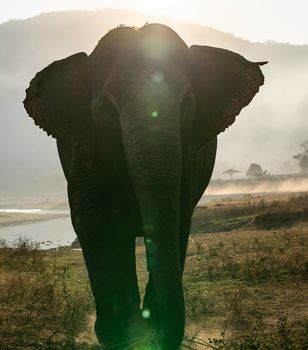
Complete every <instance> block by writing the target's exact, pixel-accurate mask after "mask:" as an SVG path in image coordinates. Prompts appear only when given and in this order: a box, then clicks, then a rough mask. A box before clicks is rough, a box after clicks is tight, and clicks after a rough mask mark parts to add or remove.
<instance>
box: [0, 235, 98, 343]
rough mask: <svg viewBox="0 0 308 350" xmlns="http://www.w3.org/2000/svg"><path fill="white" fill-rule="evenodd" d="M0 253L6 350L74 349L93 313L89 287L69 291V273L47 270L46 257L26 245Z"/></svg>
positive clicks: (0, 321) (1, 329)
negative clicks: (77, 338) (37, 349)
mask: <svg viewBox="0 0 308 350" xmlns="http://www.w3.org/2000/svg"><path fill="white" fill-rule="evenodd" d="M0 254H1V262H2V263H1V266H0V268H1V278H0V339H1V346H2V348H3V349H18V348H21V349H27V348H29V349H36V348H46V349H47V348H49V349H58V348H59V349H73V348H75V347H76V342H75V338H76V337H77V335H78V334H79V333H80V332H81V331H82V330H83V329H84V328H85V326H86V323H87V317H88V315H89V313H90V312H91V311H92V310H93V305H92V299H91V296H90V292H89V288H88V286H86V285H80V288H78V290H77V289H75V290H74V289H72V288H70V287H69V285H68V282H67V281H68V277H67V276H68V273H69V271H68V269H67V268H66V267H60V268H59V267H57V268H56V267H55V266H47V263H46V262H45V259H44V256H45V254H46V253H44V252H42V251H39V250H37V247H35V246H33V244H31V243H30V242H29V241H28V242H27V240H21V241H20V242H17V243H16V244H15V245H14V248H8V247H5V248H2V249H1V250H0Z"/></svg>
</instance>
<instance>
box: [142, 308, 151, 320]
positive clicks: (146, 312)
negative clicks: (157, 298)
mask: <svg viewBox="0 0 308 350" xmlns="http://www.w3.org/2000/svg"><path fill="white" fill-rule="evenodd" d="M150 316H151V312H150V310H148V309H144V310H142V317H143V318H145V319H147V318H149V317H150Z"/></svg>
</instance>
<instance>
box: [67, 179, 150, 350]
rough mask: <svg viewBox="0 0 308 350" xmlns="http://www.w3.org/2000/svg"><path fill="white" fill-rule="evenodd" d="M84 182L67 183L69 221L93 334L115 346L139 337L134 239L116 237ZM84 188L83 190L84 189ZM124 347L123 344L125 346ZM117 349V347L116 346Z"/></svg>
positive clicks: (94, 194) (94, 191)
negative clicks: (91, 303)
mask: <svg viewBox="0 0 308 350" xmlns="http://www.w3.org/2000/svg"><path fill="white" fill-rule="evenodd" d="M92 185H93V184H89V185H88V188H87V189H86V185H85V181H84V182H83V184H79V188H82V191H79V190H76V184H75V185H73V184H72V183H71V184H69V199H70V206H71V212H72V222H73V226H74V229H75V231H76V233H77V236H78V239H79V241H80V244H81V247H82V251H83V255H84V259H85V262H86V266H87V270H88V274H89V279H90V284H91V288H92V292H93V296H94V299H95V305H96V313H97V320H96V324H95V331H96V335H97V337H98V339H99V341H100V342H101V343H102V344H104V345H105V346H110V347H115V346H117V345H118V344H121V343H127V342H130V341H131V340H132V339H134V338H136V337H138V336H141V335H143V333H144V330H142V325H141V323H142V320H141V314H140V308H139V306H140V296H139V290H138V285H137V276H136V266H135V239H134V238H133V237H125V236H124V237H123V236H120V235H119V233H118V232H116V230H115V229H114V225H113V222H112V217H111V216H110V213H109V210H108V208H106V207H104V206H103V205H102V203H101V199H100V198H97V196H98V192H97V189H96V188H95V189H94V188H93V189H91V188H90V187H91V186H92ZM85 189H86V190H85ZM126 346H127V344H126ZM118 348H121V347H120V346H119V347H118Z"/></svg>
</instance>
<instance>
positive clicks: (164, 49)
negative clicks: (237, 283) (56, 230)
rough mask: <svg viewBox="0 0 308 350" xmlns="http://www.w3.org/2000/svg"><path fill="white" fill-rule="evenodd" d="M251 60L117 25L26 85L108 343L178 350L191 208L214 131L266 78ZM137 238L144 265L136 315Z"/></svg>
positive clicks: (157, 29) (159, 28)
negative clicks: (57, 166) (51, 145)
mask: <svg viewBox="0 0 308 350" xmlns="http://www.w3.org/2000/svg"><path fill="white" fill-rule="evenodd" d="M260 64H261V63H260ZM260 64H257V63H252V62H249V61H247V60H245V59H244V58H243V57H241V56H240V55H237V54H235V53H233V52H230V51H226V50H222V49H215V48H211V47H206V46H192V47H191V48H188V47H187V46H186V44H185V43H184V42H183V41H182V39H181V38H180V37H179V36H178V35H177V34H176V33H175V32H173V31H172V30H171V29H170V28H168V27H165V26H163V25H159V24H150V25H146V26H144V27H142V28H140V29H138V30H137V29H135V28H129V27H121V28H117V29H114V30H112V31H110V32H109V33H108V34H107V35H105V36H104V37H103V38H102V39H101V40H100V42H99V43H98V45H97V47H96V48H95V50H94V51H93V52H92V53H91V54H90V55H89V56H87V55H86V54H84V53H79V54H76V55H73V56H70V57H68V58H66V59H64V60H61V61H57V62H54V63H53V64H51V65H50V66H48V67H47V68H45V69H44V70H43V71H41V72H39V73H38V74H37V75H36V76H35V78H34V79H33V80H32V82H31V84H30V87H29V89H27V97H26V100H25V102H24V103H25V107H26V109H27V111H28V113H29V115H30V116H31V117H32V118H33V119H34V121H35V123H36V124H38V125H39V126H40V127H42V128H43V129H44V130H45V131H47V133H48V134H51V135H52V136H53V137H55V138H56V139H57V144H58V151H59V156H60V160H61V164H62V167H63V170H64V174H65V177H66V179H67V183H68V197H69V204H70V208H71V218H72V224H73V226H74V229H75V232H76V234H77V236H78V239H79V241H80V244H81V247H82V250H83V255H84V258H85V262H86V265H87V269H88V273H89V278H90V283H91V288H92V291H93V295H94V298H95V303H96V311H97V321H96V325H95V331H96V334H97V337H98V339H99V341H100V342H101V343H102V344H104V345H105V346H106V347H109V348H116V349H123V348H127V347H128V346H131V347H132V348H134V346H133V345H132V344H134V342H135V343H136V341H137V343H138V344H145V345H150V344H154V343H155V344H156V346H157V348H162V349H168V350H171V349H178V348H179V346H180V343H181V341H182V339H183V334H184V324H185V316H184V298H183V287H182V274H183V269H184V263H185V255H186V248H187V241H188V235H189V230H190V224H191V216H192V213H193V210H194V207H195V206H196V204H197V202H198V200H199V199H200V197H201V196H202V194H203V192H204V190H205V189H206V187H207V185H208V183H209V180H210V177H211V174H212V170H213V167H214V161H215V155H216V136H217V135H218V134H219V133H220V132H222V131H223V130H224V129H225V128H226V127H228V126H229V125H231V124H232V123H233V121H234V120H235V117H236V115H237V114H238V113H239V112H240V110H241V109H242V108H243V107H244V106H246V105H247V104H249V102H250V101H251V99H252V98H253V96H254V95H255V94H256V93H257V91H258V89H259V86H260V85H262V84H263V75H262V73H261V70H260V68H259V65H260ZM137 236H143V237H144V239H145V246H146V254H147V266H148V271H149V281H148V284H147V287H146V294H145V297H144V300H143V303H142V309H143V310H147V313H144V314H143V315H144V316H147V317H145V318H144V317H142V311H141V310H142V309H140V295H139V289H138V284H137V276H136V266H135V238H136V237H137Z"/></svg>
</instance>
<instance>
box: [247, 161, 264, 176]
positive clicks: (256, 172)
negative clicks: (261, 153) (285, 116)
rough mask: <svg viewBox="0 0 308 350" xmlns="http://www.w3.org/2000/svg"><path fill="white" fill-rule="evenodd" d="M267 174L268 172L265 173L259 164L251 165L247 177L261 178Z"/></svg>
mask: <svg viewBox="0 0 308 350" xmlns="http://www.w3.org/2000/svg"><path fill="white" fill-rule="evenodd" d="M265 173H266V171H265V172H263V170H262V167H261V165H259V164H257V163H251V164H250V165H249V168H248V170H247V171H246V175H247V176H248V177H250V178H254V177H259V176H262V175H264V174H265Z"/></svg>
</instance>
